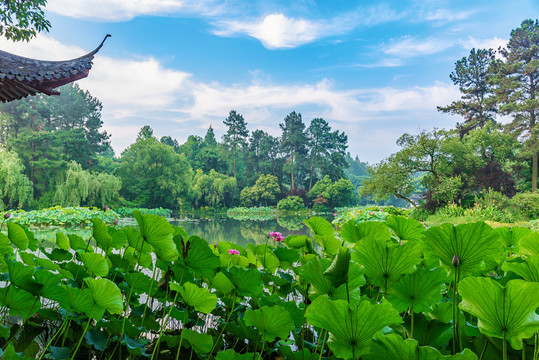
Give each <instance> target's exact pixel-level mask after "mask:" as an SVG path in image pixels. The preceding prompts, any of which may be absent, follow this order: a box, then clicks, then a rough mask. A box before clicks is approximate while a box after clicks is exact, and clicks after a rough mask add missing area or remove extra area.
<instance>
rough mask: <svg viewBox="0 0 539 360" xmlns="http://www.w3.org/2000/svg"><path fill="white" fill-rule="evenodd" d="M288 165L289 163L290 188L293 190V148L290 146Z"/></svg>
mask: <svg viewBox="0 0 539 360" xmlns="http://www.w3.org/2000/svg"><path fill="white" fill-rule="evenodd" d="M290 165H291V169H290V190H293V189H295V188H296V187H295V184H294V149H293V148H292V150H291V152H290Z"/></svg>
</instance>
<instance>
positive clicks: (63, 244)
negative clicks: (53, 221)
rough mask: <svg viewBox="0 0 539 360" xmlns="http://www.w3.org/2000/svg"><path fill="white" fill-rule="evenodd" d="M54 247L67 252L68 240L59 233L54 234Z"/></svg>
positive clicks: (64, 235)
mask: <svg viewBox="0 0 539 360" xmlns="http://www.w3.org/2000/svg"><path fill="white" fill-rule="evenodd" d="M56 245H58V247H59V248H60V249H62V250H69V238H68V237H67V236H66V234H64V233H61V232H57V233H56Z"/></svg>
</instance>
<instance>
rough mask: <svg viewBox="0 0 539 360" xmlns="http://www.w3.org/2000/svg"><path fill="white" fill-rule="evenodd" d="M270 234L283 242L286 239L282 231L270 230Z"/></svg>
mask: <svg viewBox="0 0 539 360" xmlns="http://www.w3.org/2000/svg"><path fill="white" fill-rule="evenodd" d="M269 236H271V237H272V238H273V240H274V241H276V242H281V241H283V240H284V236H283V234H281V233H280V232H276V231H270V233H269Z"/></svg>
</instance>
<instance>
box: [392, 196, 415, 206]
mask: <svg viewBox="0 0 539 360" xmlns="http://www.w3.org/2000/svg"><path fill="white" fill-rule="evenodd" d="M393 195H395V197H397V198H399V199H402V200H406V201H408V202H409V203H410V204H412V206H413V207H414V208H415V209H417V205H416V204H415V203H414V202H413V201H412V200H410V199H408V198H407V197H406V196H403V195H400V194H393Z"/></svg>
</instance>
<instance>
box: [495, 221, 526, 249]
mask: <svg viewBox="0 0 539 360" xmlns="http://www.w3.org/2000/svg"><path fill="white" fill-rule="evenodd" d="M494 230H496V231H497V232H498V234H500V237H501V238H502V241H503V245H504V246H505V247H508V248H514V247H515V246H517V245H518V242H519V241H520V239H522V238H523V237H525V236H527V235H529V234H530V233H531V232H532V230H531V229H529V228H525V227H522V226H512V227H509V226H502V227H497V228H495V229H494Z"/></svg>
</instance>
